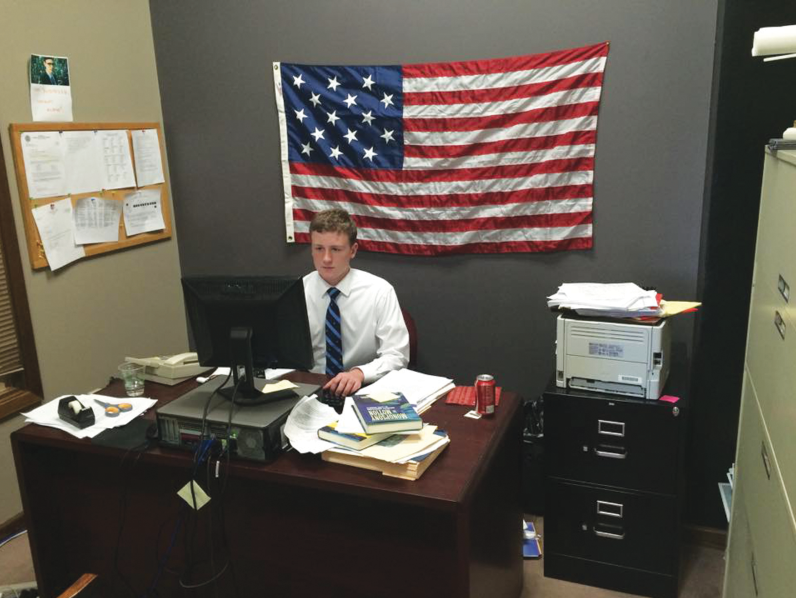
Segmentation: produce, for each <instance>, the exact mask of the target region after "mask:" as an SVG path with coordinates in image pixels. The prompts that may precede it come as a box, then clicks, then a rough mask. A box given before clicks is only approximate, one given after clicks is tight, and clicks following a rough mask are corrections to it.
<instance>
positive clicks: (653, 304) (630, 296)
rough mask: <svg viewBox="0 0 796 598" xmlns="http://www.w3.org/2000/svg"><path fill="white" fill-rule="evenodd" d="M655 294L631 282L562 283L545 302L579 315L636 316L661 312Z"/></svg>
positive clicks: (653, 314) (550, 305) (549, 305)
mask: <svg viewBox="0 0 796 598" xmlns="http://www.w3.org/2000/svg"><path fill="white" fill-rule="evenodd" d="M658 297H659V295H658V294H657V292H656V291H645V290H644V289H642V288H641V287H639V286H638V285H636V284H633V283H632V282H625V283H618V284H600V283H565V284H562V285H561V286H560V287H558V291H557V292H556V293H555V294H553V295H550V297H548V298H547V299H548V301H547V306H548V307H551V308H559V309H571V310H573V311H576V312H577V313H578V314H580V315H582V316H605V317H609V318H636V317H640V316H659V315H661V313H662V311H661V307H660V304H659V299H658Z"/></svg>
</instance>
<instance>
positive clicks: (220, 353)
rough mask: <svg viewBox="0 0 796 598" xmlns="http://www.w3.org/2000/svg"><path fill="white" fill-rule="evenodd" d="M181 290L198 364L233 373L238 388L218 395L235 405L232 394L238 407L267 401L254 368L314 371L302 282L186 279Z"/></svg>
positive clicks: (264, 278)
mask: <svg viewBox="0 0 796 598" xmlns="http://www.w3.org/2000/svg"><path fill="white" fill-rule="evenodd" d="M182 289H183V294H184V296H185V304H186V309H187V312H188V321H189V323H190V326H191V331H192V332H193V339H194V343H195V345H196V352H197V353H198V355H199V363H201V364H202V365H203V366H208V367H211V366H215V367H230V368H232V373H233V376H234V378H233V381H234V386H232V387H227V388H223V389H221V390H220V391H219V392H220V393H221V394H222V395H224V396H226V397H227V398H229V399H230V400H232V399H233V392H234V399H235V402H236V403H238V404H245V403H246V402H247V401H248V402H249V403H251V404H257V403H261V402H263V401H265V400H267V398H268V395H264V394H263V393H262V392H260V391H259V390H257V388H256V387H255V385H254V368H276V367H282V368H293V369H302V370H309V369H311V368H312V366H313V364H314V360H313V353H312V341H311V339H310V327H309V322H308V320H307V305H306V301H305V299H304V284H303V281H302V279H301V278H296V277H285V276H186V277H183V279H182ZM240 367H243V368H244V371H245V373H244V375H243V378H240V376H239V373H238V369H239V368H240ZM235 388H237V391H235ZM274 398H277V397H274Z"/></svg>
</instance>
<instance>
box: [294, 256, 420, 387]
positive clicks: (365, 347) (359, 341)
mask: <svg viewBox="0 0 796 598" xmlns="http://www.w3.org/2000/svg"><path fill="white" fill-rule="evenodd" d="M330 288H331V285H330V284H329V283H327V282H326V281H325V280H324V279H323V278H321V277H320V275H319V274H318V273H317V272H311V273H310V274H307V275H306V276H305V277H304V294H305V296H306V299H307V316H308V318H309V322H310V334H311V336H312V350H313V355H314V357H315V366H314V367H313V368H312V371H313V372H316V373H321V374H322V373H324V372H325V371H326V309H327V308H328V306H329V295H328V294H327V291H328V290H329V289H330ZM336 288H337V289H339V290H340V295H339V296H338V297H337V305H338V306H339V307H340V319H341V320H342V335H343V368H344V369H345V370H346V371H347V370H350V369H351V368H353V367H358V368H359V369H360V370H362V373H363V374H365V381H364V383H365V384H370V383H371V382H374V381H376V380H378V379H379V378H381V377H382V376H383V375H384V374H386V373H387V372H389V371H391V370H399V369H401V368H404V367H406V365H407V364H408V363H409V331H408V330H407V329H406V323H405V322H404V318H403V315H402V314H401V308H400V306H399V305H398V297H397V296H396V294H395V289H393V287H392V285H391V284H390V283H389V282H387V281H386V280H384V279H383V278H379V277H378V276H374V275H373V274H369V273H368V272H364V271H362V270H355V269H353V268H352V269H351V270H350V271H349V272H348V274H346V276H345V278H343V280H341V281H340V282H339V283H338V284H337V287H336Z"/></svg>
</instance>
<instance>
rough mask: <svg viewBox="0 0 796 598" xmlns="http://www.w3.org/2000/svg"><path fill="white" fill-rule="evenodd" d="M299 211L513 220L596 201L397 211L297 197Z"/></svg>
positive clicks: (585, 207) (587, 206)
mask: <svg viewBox="0 0 796 598" xmlns="http://www.w3.org/2000/svg"><path fill="white" fill-rule="evenodd" d="M294 199H295V201H296V209H299V210H310V211H312V212H320V211H321V210H329V209H332V208H343V209H344V210H345V211H347V212H348V213H349V214H353V215H355V216H369V217H375V218H390V219H392V220H418V221H436V220H469V219H472V218H510V217H514V216H540V215H543V214H574V213H576V212H590V211H591V209H592V198H591V197H584V198H578V199H557V200H551V201H534V202H524V203H510V204H502V205H481V206H451V207H444V208H397V207H393V206H369V205H363V204H358V203H353V202H339V201H328V200H322V199H304V198H301V197H295V198H294Z"/></svg>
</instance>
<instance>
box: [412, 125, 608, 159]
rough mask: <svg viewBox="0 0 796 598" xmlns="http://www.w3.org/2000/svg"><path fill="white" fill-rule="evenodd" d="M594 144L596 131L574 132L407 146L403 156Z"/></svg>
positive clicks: (451, 155)
mask: <svg viewBox="0 0 796 598" xmlns="http://www.w3.org/2000/svg"><path fill="white" fill-rule="evenodd" d="M596 142H597V131H574V132H572V133H565V134H563V135H549V136H547V137H522V138H520V139H505V140H503V141H491V142H488V143H472V144H470V145H407V146H405V147H404V156H405V157H407V158H465V157H467V156H477V155H482V154H506V153H510V152H529V151H534V150H545V149H552V148H554V147H559V146H562V145H565V146H569V145H590V144H594V143H596Z"/></svg>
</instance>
